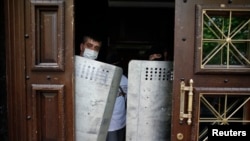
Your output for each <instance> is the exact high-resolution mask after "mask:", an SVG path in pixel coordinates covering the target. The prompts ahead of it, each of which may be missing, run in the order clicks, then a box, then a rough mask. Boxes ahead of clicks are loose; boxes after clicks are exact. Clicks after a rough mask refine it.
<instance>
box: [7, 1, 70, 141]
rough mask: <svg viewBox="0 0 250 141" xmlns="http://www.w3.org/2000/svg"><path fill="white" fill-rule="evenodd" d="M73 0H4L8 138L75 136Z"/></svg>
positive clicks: (39, 140)
mask: <svg viewBox="0 0 250 141" xmlns="http://www.w3.org/2000/svg"><path fill="white" fill-rule="evenodd" d="M72 5H73V0H67V1H66V0H6V1H5V8H6V13H7V14H6V19H7V20H6V27H7V28H6V35H7V36H6V37H7V40H6V41H7V46H8V47H7V48H8V49H7V56H8V57H7V59H6V60H7V64H9V65H7V74H8V76H7V90H8V107H9V109H8V110H9V113H8V120H9V128H8V129H9V140H10V141H31V140H32V141H52V140H53V141H73V140H74V137H73V134H74V131H73V130H74V120H73V119H74V116H73V114H74V109H73V105H74V104H73V103H74V101H73V99H74V87H73V86H74V81H73V76H74V74H73V72H74V58H73V56H74V43H73V41H74V36H73V35H74V34H73V31H74V23H73V22H72V21H74V17H73V10H74V9H73V6H72Z"/></svg>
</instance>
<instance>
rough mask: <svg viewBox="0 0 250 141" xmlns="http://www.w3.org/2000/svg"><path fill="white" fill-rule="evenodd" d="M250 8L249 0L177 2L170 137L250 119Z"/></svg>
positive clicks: (201, 135) (196, 136)
mask: <svg viewBox="0 0 250 141" xmlns="http://www.w3.org/2000/svg"><path fill="white" fill-rule="evenodd" d="M249 9H250V1H249V0H237V1H236V0H216V1H211V0H178V1H175V45H174V82H173V110H172V115H173V116H172V129H171V130H172V133H171V141H175V140H182V141H198V140H199V141H200V140H207V137H208V130H207V129H208V125H235V124H238V125H243V124H248V123H249V122H250V118H249V108H250V107H249V103H250V102H249V98H250V83H249V79H250V34H249V31H250V10H249ZM183 96H185V97H183Z"/></svg>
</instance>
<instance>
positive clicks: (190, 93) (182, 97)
mask: <svg viewBox="0 0 250 141" xmlns="http://www.w3.org/2000/svg"><path fill="white" fill-rule="evenodd" d="M193 83H194V81H193V79H190V80H189V85H190V86H185V82H184V79H182V80H181V83H180V85H181V86H180V124H182V123H183V120H184V118H187V124H188V125H191V123H192V120H191V119H192V107H193ZM186 91H188V107H187V113H185V111H184V110H185V109H184V108H185V92H186Z"/></svg>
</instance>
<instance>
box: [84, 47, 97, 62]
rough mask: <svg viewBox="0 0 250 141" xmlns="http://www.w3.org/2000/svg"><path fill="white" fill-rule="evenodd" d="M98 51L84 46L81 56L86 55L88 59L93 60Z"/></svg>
mask: <svg viewBox="0 0 250 141" xmlns="http://www.w3.org/2000/svg"><path fill="white" fill-rule="evenodd" d="M98 53H99V52H97V51H95V50H91V49H88V48H85V50H84V52H83V55H82V56H83V57H86V58H88V59H93V60H95V59H96V58H97V56H98Z"/></svg>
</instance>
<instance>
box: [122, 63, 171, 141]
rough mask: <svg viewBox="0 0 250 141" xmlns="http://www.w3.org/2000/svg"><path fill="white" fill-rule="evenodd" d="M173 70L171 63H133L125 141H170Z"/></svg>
mask: <svg viewBox="0 0 250 141" xmlns="http://www.w3.org/2000/svg"><path fill="white" fill-rule="evenodd" d="M172 69H173V63H172V62H169V61H145V60H132V61H130V63H129V70H128V94H127V128H126V141H170V131H171V107H172V106H171V105H172V80H173V78H172V77H173V75H172V72H173V71H172Z"/></svg>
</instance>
